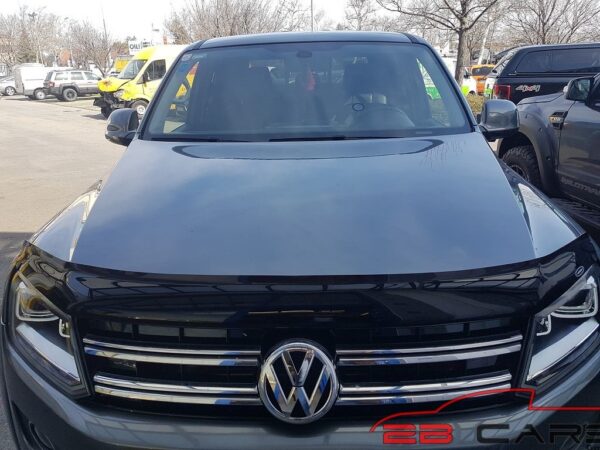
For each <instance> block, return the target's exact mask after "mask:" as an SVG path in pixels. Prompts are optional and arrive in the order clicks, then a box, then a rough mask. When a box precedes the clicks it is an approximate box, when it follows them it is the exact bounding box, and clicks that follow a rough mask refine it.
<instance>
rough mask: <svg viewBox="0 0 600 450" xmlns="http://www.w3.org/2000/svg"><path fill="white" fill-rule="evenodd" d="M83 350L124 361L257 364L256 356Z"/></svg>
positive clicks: (209, 364) (207, 364)
mask: <svg viewBox="0 0 600 450" xmlns="http://www.w3.org/2000/svg"><path fill="white" fill-rule="evenodd" d="M84 351H85V353H86V354H87V355H90V356H100V357H102V358H110V359H121V360H124V361H141V362H151V363H157V364H180V365H190V366H231V367H234V366H246V367H255V366H258V359H257V358H227V357H218V356H202V355H198V356H180V355H173V356H167V355H164V354H163V355H160V354H153V353H147V352H144V353H128V352H125V351H123V352H121V351H111V350H105V349H102V348H96V347H91V346H86V347H84Z"/></svg>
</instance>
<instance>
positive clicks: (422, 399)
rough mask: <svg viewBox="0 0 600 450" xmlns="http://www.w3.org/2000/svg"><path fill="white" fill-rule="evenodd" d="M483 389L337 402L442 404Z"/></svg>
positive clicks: (355, 404)
mask: <svg viewBox="0 0 600 450" xmlns="http://www.w3.org/2000/svg"><path fill="white" fill-rule="evenodd" d="M508 388H510V384H509V383H508V384H499V385H494V386H489V387H488V388H486V389H485V390H488V389H489V390H491V389H508ZM485 390H482V389H466V390H456V391H450V392H438V393H435V394H420V395H419V394H417V395H410V394H408V395H379V396H370V397H369V396H361V397H347V396H340V397H338V400H337V402H336V405H339V406H362V405H399V404H411V403H428V402H442V401H447V400H452V399H453V398H457V397H461V396H463V395H468V394H474V393H476V392H484V391H485ZM495 394H497V393H496V392H490V393H489V394H482V395H495Z"/></svg>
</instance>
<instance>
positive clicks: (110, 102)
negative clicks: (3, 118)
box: [94, 92, 125, 109]
mask: <svg viewBox="0 0 600 450" xmlns="http://www.w3.org/2000/svg"><path fill="white" fill-rule="evenodd" d="M94 106H98V107H99V108H110V109H119V108H125V102H124V101H121V100H119V99H117V98H116V97H115V96H114V95H113V94H112V92H100V97H98V98H95V99H94Z"/></svg>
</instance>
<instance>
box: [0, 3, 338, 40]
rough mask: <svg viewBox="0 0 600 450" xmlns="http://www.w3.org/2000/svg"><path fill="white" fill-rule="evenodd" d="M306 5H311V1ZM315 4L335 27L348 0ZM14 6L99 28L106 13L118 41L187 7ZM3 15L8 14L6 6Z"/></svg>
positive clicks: (144, 33) (145, 34) (143, 33)
mask: <svg viewBox="0 0 600 450" xmlns="http://www.w3.org/2000/svg"><path fill="white" fill-rule="evenodd" d="M304 1H306V4H307V5H310V0H304ZM313 1H314V8H315V11H317V10H319V9H323V10H324V11H325V12H326V13H327V15H328V17H330V18H331V19H332V20H333V21H334V22H336V23H337V22H341V21H342V20H343V19H344V7H345V4H346V0H313ZM11 3H12V2H11ZM15 3H16V4H15ZM15 3H12V4H13V5H15V9H16V8H17V5H25V6H31V7H34V8H39V7H46V10H47V11H48V12H53V13H54V14H58V15H60V16H66V17H70V18H73V19H87V20H89V21H90V22H92V23H93V24H95V25H97V26H100V25H101V24H102V10H104V17H105V18H106V24H107V26H108V28H109V30H110V32H111V33H112V34H113V35H114V36H115V37H117V38H125V37H126V36H128V35H135V36H136V37H138V38H150V37H151V28H152V25H153V24H154V27H156V28H162V24H163V22H164V19H165V17H166V16H167V15H168V14H169V11H170V10H171V8H172V7H173V8H176V7H178V6H181V5H183V4H185V0H166V1H165V0H122V1H119V2H115V1H114V0H95V1H89V0H51V1H50V0H18V1H17V2H15ZM3 12H9V11H7V8H6V5H4V8H3ZM11 12H12V11H11Z"/></svg>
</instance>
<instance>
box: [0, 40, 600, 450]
mask: <svg viewBox="0 0 600 450" xmlns="http://www.w3.org/2000/svg"><path fill="white" fill-rule="evenodd" d="M192 73H193V74H194V76H193V83H191V84H190V83H189V77H190V74H192ZM273 73H275V74H276V77H274V76H273ZM426 78H427V80H426ZM281 80H282V81H284V82H280V81H281ZM426 83H429V84H433V85H435V87H436V92H437V96H439V98H433V96H431V95H428V91H427V84H426ZM182 88H185V95H183V96H182V95H181V91H182ZM517 125H518V115H517V110H516V106H515V105H514V104H513V103H511V102H509V101H506V100H491V101H489V102H487V104H486V105H485V106H484V110H483V112H482V119H481V123H480V124H477V123H476V122H475V120H474V118H473V115H472V113H471V112H470V109H469V106H468V104H467V102H466V100H465V98H464V97H463V96H462V95H461V91H460V89H459V87H458V86H457V85H456V83H455V82H454V81H453V78H452V75H451V74H450V72H449V71H448V70H447V69H446V68H445V67H444V64H443V62H442V60H441V58H440V57H439V56H437V54H436V52H435V51H434V50H433V48H432V47H430V46H429V45H428V44H426V43H425V42H424V41H423V40H422V39H420V38H417V37H414V36H411V35H407V34H396V33H363V32H360V33H355V32H341V31H340V32H332V33H314V34H310V33H277V34H261V35H255V36H240V37H226V38H217V39H208V40H206V41H202V42H198V43H196V44H193V45H191V46H189V47H188V48H187V49H186V50H185V51H184V52H183V53H182V54H181V55H179V56H178V57H177V59H176V61H175V62H174V67H173V68H172V70H170V71H169V72H168V74H167V76H166V77H165V80H163V82H162V83H161V85H160V87H159V88H158V91H157V93H156V96H155V98H154V99H153V101H152V102H151V103H150V105H149V107H148V110H147V112H146V114H145V116H144V119H143V120H142V122H141V124H140V122H139V118H138V113H137V111H136V110H134V109H131V108H123V109H119V110H116V111H113V113H112V114H111V116H110V117H109V120H108V124H107V128H106V137H107V138H108V139H109V140H110V141H111V142H115V143H118V144H121V145H126V146H128V148H127V151H126V152H124V154H123V157H122V159H121V161H120V162H119V163H118V164H117V166H116V167H115V169H114V171H113V172H112V174H111V175H110V177H109V178H107V179H106V180H105V181H102V182H99V183H97V184H95V185H94V186H93V187H92V188H91V189H90V190H89V191H88V192H86V193H84V194H83V195H82V196H80V197H79V198H78V199H77V200H76V201H75V202H74V203H73V204H72V205H70V206H69V207H67V208H66V209H65V210H64V211H63V212H62V213H60V214H59V215H57V216H56V217H55V218H54V219H52V220H51V221H50V222H49V223H48V224H46V225H45V226H44V227H43V228H42V229H41V230H40V231H39V232H38V233H36V234H35V235H34V236H33V237H32V238H31V239H29V240H28V241H27V242H26V243H25V244H24V246H23V248H22V250H21V251H20V253H19V254H18V256H17V257H16V259H15V260H14V262H13V263H12V265H11V266H10V269H9V282H8V284H7V288H8V289H7V290H6V292H7V294H6V298H5V299H4V303H3V305H4V308H3V314H2V320H1V321H0V327H1V330H2V333H1V334H0V336H1V337H2V340H1V342H0V348H1V349H2V351H1V365H0V367H2V370H3V372H4V373H3V377H1V381H0V382H1V383H2V384H1V388H2V392H3V395H2V396H1V398H2V400H3V401H4V411H6V415H7V416H8V418H9V422H10V425H11V429H12V430H14V433H15V435H16V437H17V440H18V441H19V443H26V442H42V443H43V444H44V446H43V447H42V446H41V445H40V446H39V447H40V448H55V449H58V448H60V449H61V450H71V449H82V448H90V449H91V448H96V449H123V448H137V449H142V448H148V449H149V448H152V449H159V448H160V449H196V448H235V449H244V448H262V447H265V446H267V447H270V448H302V447H305V448H325V447H328V446H330V447H335V448H340V449H350V448H354V449H365V448H376V447H379V446H381V445H382V444H383V437H382V432H381V431H382V428H381V426H380V425H381V424H382V421H381V420H380V419H383V418H384V417H387V416H388V414H390V413H394V412H399V411H400V412H403V413H404V414H407V413H409V412H413V413H416V412H417V411H423V410H428V411H431V412H435V408H437V407H441V406H443V405H444V404H447V402H448V401H451V400H452V401H453V404H452V405H451V406H452V411H451V413H450V414H445V415H443V417H441V416H436V417H433V418H431V417H430V416H428V415H425V416H424V417H423V416H419V415H415V416H412V417H410V418H409V420H410V423H411V424H415V427H417V426H421V425H422V423H431V422H432V420H435V422H434V423H442V422H443V423H444V424H445V427H446V428H445V429H446V432H448V427H451V426H453V425H452V424H454V428H453V430H454V434H452V435H450V437H451V438H452V440H453V441H454V442H453V444H454V445H455V446H457V447H460V448H465V447H474V446H476V445H477V443H478V442H477V440H476V439H478V436H479V435H480V433H479V428H478V426H479V425H482V424H483V425H485V424H488V426H492V427H495V428H493V429H492V430H491V431H490V430H489V429H485V430H484V432H483V435H484V437H489V436H490V435H491V436H493V438H495V439H499V438H502V439H512V440H514V439H516V437H517V436H521V434H522V433H523V432H524V431H523V429H524V428H523V427H524V426H525V425H524V424H527V427H535V426H538V425H539V424H540V423H541V422H542V421H546V420H550V419H551V420H553V421H556V422H553V423H565V422H562V421H561V413H560V412H554V411H553V410H552V408H559V407H562V406H574V405H573V404H572V402H571V400H572V398H573V396H575V395H576V394H577V393H579V394H581V395H586V404H585V406H586V407H588V408H589V407H590V406H592V405H593V403H594V402H595V401H597V400H598V396H597V395H596V396H594V391H592V389H597V388H598V373H599V371H600V352H599V351H598V349H599V343H600V333H599V330H600V328H599V327H600V326H599V323H598V289H597V285H598V277H599V272H600V270H599V263H598V261H599V258H600V252H599V249H598V247H597V246H596V244H595V243H594V242H593V241H592V240H591V239H590V237H589V236H588V235H586V234H585V233H584V232H583V231H582V229H581V228H580V227H579V226H578V225H577V224H576V223H575V222H574V221H573V220H572V219H570V218H569V217H568V216H567V215H565V214H563V213H562V212H561V211H559V210H558V209H557V208H555V206H554V205H553V204H552V203H551V202H550V201H549V200H548V199H547V198H546V197H545V196H544V195H542V194H540V193H539V191H538V190H537V189H536V188H535V187H533V186H532V185H530V184H529V183H528V182H526V181H525V180H523V179H522V178H520V177H518V176H516V175H515V174H514V172H513V171H511V170H510V169H508V168H507V167H506V166H505V165H504V164H502V163H501V162H500V161H499V160H498V159H497V158H496V157H495V156H494V154H493V153H492V151H491V149H490V147H489V146H488V143H487V142H486V139H487V140H494V139H497V138H502V137H507V136H510V135H512V134H514V133H515V132H516V131H517ZM514 389H517V390H518V394H520V395H518V396H515V395H513V394H514V391H513V390H514ZM595 392H598V391H597V390H596V391H595ZM527 393H530V394H531V395H530V396H527ZM534 396H535V399H534V398H533V397H534ZM465 397H469V398H465ZM530 397H531V398H530ZM588 400H589V401H588ZM530 401H532V402H538V401H539V402H541V403H539V404H540V405H542V406H544V407H546V408H544V410H536V409H533V408H531V405H532V404H530ZM533 404H535V405H537V404H538V403H533ZM599 406H600V405H599ZM440 411H441V413H442V414H443V411H442V410H440ZM568 414H570V416H569V417H570V418H571V420H577V422H576V423H590V422H589V421H590V420H592V419H591V417H592V418H593V417H594V416H593V411H591V410H589V411H587V412H585V411H582V412H579V413H577V418H576V419H573V418H572V417H573V416H574V415H575V413H574V412H569V413H568ZM325 416H327V417H326V418H325ZM401 420H402V421H403V422H401V423H405V422H404V420H405V418H404V417H403V418H402V419H401ZM562 420H565V419H562ZM383 421H384V422H385V419H383ZM569 423H572V422H569ZM591 423H595V422H591ZM287 424H294V425H295V427H293V428H294V429H292V427H290V426H289V425H287ZM374 424H379V425H374ZM498 424H500V426H498ZM373 426H375V432H370V430H371V427H373ZM391 429H392V430H394V429H397V428H394V427H391ZM476 429H477V430H478V431H477V432H475V430H476ZM488 431H489V432H490V433H493V435H492V434H488ZM444 437H445V438H447V437H448V433H446V434H444ZM496 442H497V441H496ZM436 443H438V442H436ZM22 448H30V447H26V446H25V444H23V446H22Z"/></svg>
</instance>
